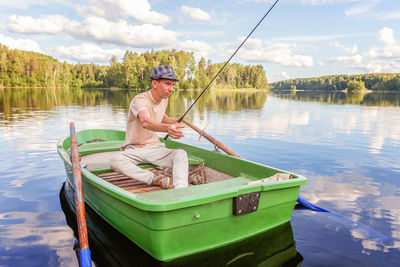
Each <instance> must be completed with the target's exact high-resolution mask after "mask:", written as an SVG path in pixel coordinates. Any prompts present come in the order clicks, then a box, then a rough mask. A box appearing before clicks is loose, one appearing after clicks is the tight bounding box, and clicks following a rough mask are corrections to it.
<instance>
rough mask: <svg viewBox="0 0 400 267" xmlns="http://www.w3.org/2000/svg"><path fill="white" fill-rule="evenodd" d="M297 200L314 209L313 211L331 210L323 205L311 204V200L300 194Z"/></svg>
mask: <svg viewBox="0 0 400 267" xmlns="http://www.w3.org/2000/svg"><path fill="white" fill-rule="evenodd" d="M297 202H299V203H300V204H301V205H303V206H304V207H306V208H309V209H310V210H313V211H319V212H330V211H329V210H326V209H324V208H321V207H318V206H316V205H314V204H311V203H310V202H308V201H307V200H305V199H304V198H302V197H301V196H299V198H298V199H297Z"/></svg>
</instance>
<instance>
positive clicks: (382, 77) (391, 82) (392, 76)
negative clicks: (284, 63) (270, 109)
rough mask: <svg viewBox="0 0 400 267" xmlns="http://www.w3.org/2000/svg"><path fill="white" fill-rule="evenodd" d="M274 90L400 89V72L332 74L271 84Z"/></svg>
mask: <svg viewBox="0 0 400 267" xmlns="http://www.w3.org/2000/svg"><path fill="white" fill-rule="evenodd" d="M270 88H271V89H273V90H292V91H293V90H337V91H343V90H347V91H352V92H354V91H364V90H373V91H400V73H371V74H359V75H330V76H322V77H318V78H302V79H292V80H285V81H279V82H275V83H271V84H270Z"/></svg>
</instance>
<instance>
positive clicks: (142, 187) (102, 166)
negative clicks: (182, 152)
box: [80, 151, 235, 194]
mask: <svg viewBox="0 0 400 267" xmlns="http://www.w3.org/2000/svg"><path fill="white" fill-rule="evenodd" d="M115 153H119V151H105V152H98V153H92V154H86V155H83V156H81V157H80V159H81V165H82V166H84V167H85V168H86V169H87V170H88V171H90V172H92V173H93V174H95V175H97V176H98V177H100V178H101V179H103V180H105V181H107V182H109V183H111V184H113V185H115V186H118V187H120V188H122V189H124V190H126V191H129V192H131V193H134V194H140V193H146V192H151V191H157V190H166V189H162V188H161V187H160V186H155V185H148V184H146V183H143V182H141V181H138V180H136V179H133V178H130V177H128V176H125V175H124V174H121V173H118V172H116V171H114V170H112V169H111V168H110V164H109V162H110V158H111V156H112V155H113V154H115ZM188 157H189V186H194V185H198V184H205V183H213V182H218V181H223V180H227V179H232V178H235V177H233V176H231V175H228V174H225V173H222V172H219V171H217V170H214V169H212V168H210V167H207V166H206V165H205V164H204V162H203V161H202V160H201V159H198V158H195V157H193V156H191V155H188ZM139 166H140V167H142V168H146V169H148V170H149V171H152V172H156V171H157V172H158V173H160V172H161V173H162V174H164V175H165V176H171V177H172V170H171V169H170V168H165V167H159V166H154V165H152V164H141V165H139Z"/></svg>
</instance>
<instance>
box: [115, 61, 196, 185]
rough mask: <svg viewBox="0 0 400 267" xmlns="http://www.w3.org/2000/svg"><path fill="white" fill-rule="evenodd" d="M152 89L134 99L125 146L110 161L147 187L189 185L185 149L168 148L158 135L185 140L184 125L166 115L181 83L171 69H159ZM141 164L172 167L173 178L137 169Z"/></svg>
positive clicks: (130, 110) (167, 67)
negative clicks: (172, 94) (173, 92)
mask: <svg viewBox="0 0 400 267" xmlns="http://www.w3.org/2000/svg"><path fill="white" fill-rule="evenodd" d="M150 81H151V84H152V88H151V89H150V90H149V91H147V92H144V93H140V94H138V95H137V96H135V97H134V98H133V99H132V101H131V103H130V105H129V112H128V120H127V124H126V136H125V144H124V146H122V147H121V150H122V151H121V152H120V153H117V154H115V155H114V156H113V157H112V158H111V159H110V165H111V168H112V169H114V170H115V171H117V172H120V173H122V174H124V175H126V176H128V177H131V178H134V179H136V180H140V181H143V182H145V183H147V184H148V185H151V184H153V185H158V186H161V187H162V188H164V189H168V188H183V187H187V186H188V158H187V154H186V152H185V151H184V150H182V149H168V148H165V144H164V143H161V142H160V139H159V137H158V136H157V134H156V133H155V132H166V133H168V135H169V136H170V137H172V138H174V139H179V138H181V137H183V133H182V131H181V128H184V126H183V125H182V124H180V123H178V122H177V121H176V120H173V119H171V118H169V117H168V116H167V115H165V111H166V109H167V106H168V97H169V95H170V94H171V93H172V91H173V90H174V88H173V87H174V84H175V82H177V81H179V80H178V79H177V78H176V77H175V74H174V70H173V68H172V67H171V66H164V65H161V66H157V67H155V68H154V69H153V71H152V74H151V76H150ZM141 163H151V164H154V165H157V166H163V167H169V168H172V175H173V176H172V177H173V179H172V178H171V177H168V176H164V175H162V174H160V173H153V172H150V171H148V170H146V169H142V168H140V167H138V166H137V165H138V164H141Z"/></svg>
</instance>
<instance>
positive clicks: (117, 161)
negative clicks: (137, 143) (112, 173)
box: [110, 152, 125, 170]
mask: <svg viewBox="0 0 400 267" xmlns="http://www.w3.org/2000/svg"><path fill="white" fill-rule="evenodd" d="M124 158H125V157H124V155H123V154H122V153H121V152H118V153H115V154H114V155H112V156H111V158H110V167H111V169H113V170H119V169H121V165H122V164H123V162H124Z"/></svg>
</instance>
